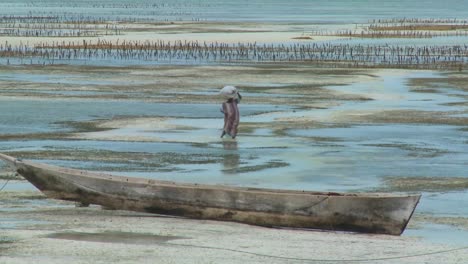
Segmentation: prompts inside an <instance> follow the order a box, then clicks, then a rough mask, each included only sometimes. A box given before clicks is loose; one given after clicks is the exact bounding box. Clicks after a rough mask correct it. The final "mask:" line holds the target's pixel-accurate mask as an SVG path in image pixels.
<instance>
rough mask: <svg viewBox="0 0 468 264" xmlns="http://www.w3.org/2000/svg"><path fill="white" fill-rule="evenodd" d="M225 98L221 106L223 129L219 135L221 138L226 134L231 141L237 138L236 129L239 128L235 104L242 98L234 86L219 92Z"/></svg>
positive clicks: (237, 109) (237, 111)
mask: <svg viewBox="0 0 468 264" xmlns="http://www.w3.org/2000/svg"><path fill="white" fill-rule="evenodd" d="M219 93H220V94H222V95H223V96H225V97H226V98H227V100H226V102H224V103H223V104H222V106H221V112H222V113H224V127H223V132H222V133H221V138H222V137H224V135H226V134H228V135H229V136H231V137H232V138H233V139H234V138H236V136H237V127H238V126H239V119H240V115H239V108H238V107H237V104H238V103H239V102H240V100H241V99H242V96H241V95H240V93H239V92H238V91H237V88H236V87H234V86H225V87H224V88H223V89H221V91H220V92H219Z"/></svg>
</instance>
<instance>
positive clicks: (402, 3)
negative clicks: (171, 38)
mask: <svg viewBox="0 0 468 264" xmlns="http://www.w3.org/2000/svg"><path fill="white" fill-rule="evenodd" d="M467 9H468V2H467V1H463V0H446V1H436V0H430V1H427V0H424V1H414V0H376V1H368V0H349V1H348V0H329V1H321V0H320V1H319V0H291V1H283V0H268V1H260V0H253V1H252V0H239V1H230V0H229V1H228V0H206V1H198V0H174V1H163V0H133V1H127V0H113V1H109V0H95V1H75V0H60V1H59V0H39V1H29V0H15V1H13V0H7V1H2V2H1V3H0V10H1V11H0V15H7V16H10V15H16V16H19V15H28V14H34V15H50V16H54V15H65V19H66V18H72V17H73V18H75V19H80V18H81V19H87V18H89V19H93V18H94V19H98V18H103V19H104V18H105V19H109V18H110V19H115V20H118V19H120V20H123V19H128V18H133V19H137V20H152V21H165V20H170V21H173V20H185V21H191V20H207V21H257V22H272V21H274V22H302V23H305V22H306V23H362V22H367V21H368V20H372V19H384V18H385V19H388V18H415V17H417V18H465V17H466V10H467Z"/></svg>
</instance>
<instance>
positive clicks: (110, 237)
mask: <svg viewBox="0 0 468 264" xmlns="http://www.w3.org/2000/svg"><path fill="white" fill-rule="evenodd" d="M47 238H54V239H65V240H75V241H86V242H101V243H123V244H134V245H149V244H157V243H165V242H168V241H171V240H175V239H185V237H180V236H164V235H153V234H145V233H132V232H117V231H108V232H102V233H84V232H59V233H53V234H50V235H48V236H47Z"/></svg>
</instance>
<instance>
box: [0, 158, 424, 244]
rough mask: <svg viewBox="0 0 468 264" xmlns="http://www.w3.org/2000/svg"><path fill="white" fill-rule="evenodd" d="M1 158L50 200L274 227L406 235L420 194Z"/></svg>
mask: <svg viewBox="0 0 468 264" xmlns="http://www.w3.org/2000/svg"><path fill="white" fill-rule="evenodd" d="M0 159H2V160H4V161H6V162H7V163H9V164H10V165H12V166H14V167H15V168H16V171H17V173H18V174H20V175H22V176H23V177H24V178H26V179H27V180H28V181H29V182H31V183H32V184H33V185H34V186H36V187H37V188H38V189H39V190H41V191H42V192H43V193H44V194H45V195H46V196H48V197H49V198H54V199H62V200H70V201H76V202H80V203H82V204H97V205H101V206H104V207H106V208H110V209H118V210H130V211H139V212H149V213H155V214H163V215H176V216H183V217H188V218H196V219H211V220H223V221H234V222H241V223H247V224H252V225H260V226H268V227H289V228H307V229H309V228H310V229H322V230H341V231H353V232H366V233H382V234H391V235H400V234H401V233H402V232H403V231H404V229H405V227H406V225H407V223H408V221H409V219H410V218H411V216H412V214H413V212H414V210H415V208H416V205H417V204H418V202H419V199H420V197H421V195H419V194H414V195H409V194H386V193H330V192H328V193H327V192H310V191H292V190H274V189H260V188H241V187H229V186H217V185H201V184H188V183H175V182H168V181H159V180H154V179H143V178H134V177H122V176H115V175H110V174H101V173H94V172H89V171H83V170H75V169H69V168H62V167H57V166H51V165H47V164H42V163H36V162H31V161H26V160H19V159H15V158H14V157H10V156H7V155H4V154H0Z"/></svg>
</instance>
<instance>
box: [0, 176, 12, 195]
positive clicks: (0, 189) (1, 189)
mask: <svg viewBox="0 0 468 264" xmlns="http://www.w3.org/2000/svg"><path fill="white" fill-rule="evenodd" d="M9 181H10V179H7V180H6V182H5V184H3V186H2V188H0V192H1V191H3V188H5V186H6V185H7V184H8V182H9Z"/></svg>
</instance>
